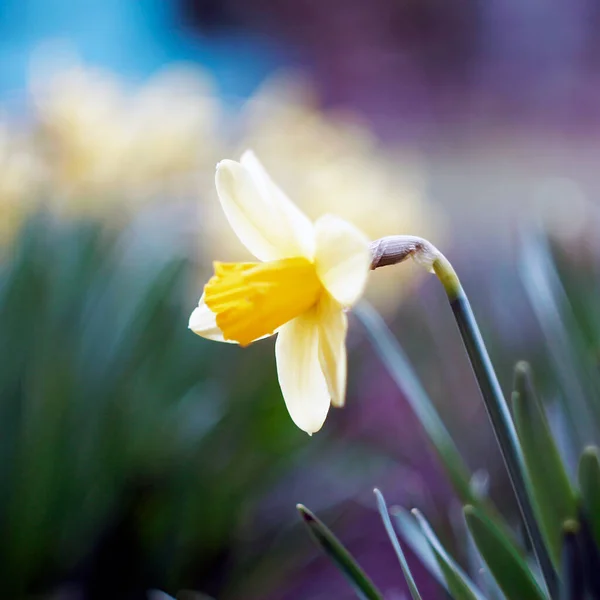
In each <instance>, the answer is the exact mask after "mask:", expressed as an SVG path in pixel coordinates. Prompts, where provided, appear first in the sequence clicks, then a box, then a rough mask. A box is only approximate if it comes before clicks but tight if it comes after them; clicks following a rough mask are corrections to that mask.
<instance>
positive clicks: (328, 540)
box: [296, 504, 383, 600]
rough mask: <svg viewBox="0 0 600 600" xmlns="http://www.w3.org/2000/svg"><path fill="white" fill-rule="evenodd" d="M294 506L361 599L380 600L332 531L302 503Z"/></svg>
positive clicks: (318, 542)
mask: <svg viewBox="0 0 600 600" xmlns="http://www.w3.org/2000/svg"><path fill="white" fill-rule="evenodd" d="M296 508H297V509H298V512H299V513H300V516H301V517H302V519H303V520H304V523H305V524H306V526H307V527H308V529H309V530H310V532H311V533H312V535H313V537H314V539H315V541H316V542H317V544H318V545H319V546H320V547H321V548H322V549H323V550H324V551H325V553H326V554H327V556H329V558H331V560H332V561H333V562H334V563H335V564H336V566H337V567H338V568H339V569H340V571H341V572H342V573H343V574H344V575H345V576H346V578H347V579H348V581H349V582H350V584H351V585H352V587H353V588H354V591H355V592H356V594H357V596H358V597H359V598H362V599H363V600H382V598H383V596H382V595H381V593H380V592H379V591H378V590H377V588H376V587H375V585H374V584H373V582H372V581H371V580H370V579H369V577H368V576H367V575H366V573H365V572H364V571H363V570H362V569H361V568H360V567H359V566H358V564H357V563H356V561H355V560H354V558H353V557H352V555H351V554H350V553H349V552H348V550H346V548H344V546H343V545H342V544H341V542H340V541H339V540H338V539H337V538H336V537H335V536H334V535H333V533H331V531H330V530H329V529H328V528H327V527H326V526H325V525H324V524H323V523H322V522H321V521H320V520H319V519H318V518H317V517H316V516H315V515H314V514H313V513H312V512H311V511H310V510H308V508H306V507H305V506H303V505H302V504H298V505H297V506H296Z"/></svg>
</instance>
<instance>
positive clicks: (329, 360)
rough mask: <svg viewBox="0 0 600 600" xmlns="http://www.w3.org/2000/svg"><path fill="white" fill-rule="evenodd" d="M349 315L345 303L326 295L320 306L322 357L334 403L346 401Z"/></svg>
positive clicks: (320, 352)
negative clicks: (343, 306) (345, 311)
mask: <svg viewBox="0 0 600 600" xmlns="http://www.w3.org/2000/svg"><path fill="white" fill-rule="evenodd" d="M347 331H348V317H347V316H346V314H345V313H344V310H343V308H342V306H341V305H340V304H339V303H338V302H336V301H335V300H334V299H333V298H331V297H330V296H325V297H324V298H323V300H322V301H321V305H320V307H319V361H320V363H321V369H322V371H323V374H324V375H325V380H326V381H327V386H328V389H329V394H330V396H331V403H332V404H333V406H337V407H340V406H344V403H345V401H346V379H347V371H348V365H347V357H346V333H347Z"/></svg>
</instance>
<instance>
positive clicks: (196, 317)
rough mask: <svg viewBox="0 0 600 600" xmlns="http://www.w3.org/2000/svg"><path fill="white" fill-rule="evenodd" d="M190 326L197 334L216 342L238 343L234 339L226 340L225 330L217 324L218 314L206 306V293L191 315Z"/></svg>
mask: <svg viewBox="0 0 600 600" xmlns="http://www.w3.org/2000/svg"><path fill="white" fill-rule="evenodd" d="M188 327H189V328H190V329H191V330H192V331H193V332H194V333H196V334H198V335H199V336H201V337H204V338H207V339H209V340H214V341H216V342H228V343H230V344H236V343H237V342H235V341H233V340H226V339H225V338H224V337H223V332H222V331H221V330H220V329H219V327H218V326H217V316H216V315H215V313H214V312H212V311H211V310H210V308H208V306H206V303H205V302H204V294H202V297H201V298H200V301H199V302H198V306H197V308H195V309H194V311H193V312H192V314H191V315H190V322H189V325H188Z"/></svg>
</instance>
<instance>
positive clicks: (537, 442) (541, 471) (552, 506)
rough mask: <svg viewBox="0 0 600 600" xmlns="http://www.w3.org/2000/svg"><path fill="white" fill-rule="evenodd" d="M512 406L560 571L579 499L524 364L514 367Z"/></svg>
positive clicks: (541, 518)
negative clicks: (567, 527) (564, 531)
mask: <svg viewBox="0 0 600 600" xmlns="http://www.w3.org/2000/svg"><path fill="white" fill-rule="evenodd" d="M512 403H513V413H514V418H515V425H516V428H517V434H518V436H519V441H520V442H521V447H522V449H523V456H524V461H525V468H526V473H527V477H528V482H529V490H530V494H531V496H532V500H533V505H534V509H535V511H536V514H537V516H538V519H539V522H540V527H541V530H542V535H543V536H544V540H545V542H546V546H547V547H548V550H549V553H550V557H551V558H552V562H553V564H554V566H555V568H556V569H557V570H558V569H559V568H560V561H561V551H562V545H563V542H562V539H563V534H562V524H563V523H564V522H565V521H567V520H568V519H575V518H577V499H576V495H575V491H574V490H573V487H572V486H571V483H570V481H569V477H568V475H567V472H566V469H565V466H564V463H563V461H562V458H561V456H560V454H559V451H558V448H557V446H556V443H555V441H554V438H553V435H552V431H551V429H550V426H549V424H548V420H547V418H546V414H545V412H544V408H543V407H542V405H541V403H540V401H539V400H538V398H537V396H536V394H535V392H534V389H533V384H532V378H531V372H530V368H529V365H528V364H527V363H525V362H520V363H518V364H517V365H516V367H515V390H514V392H513V395H512Z"/></svg>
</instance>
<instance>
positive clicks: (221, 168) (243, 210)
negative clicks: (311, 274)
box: [216, 152, 315, 261]
mask: <svg viewBox="0 0 600 600" xmlns="http://www.w3.org/2000/svg"><path fill="white" fill-rule="evenodd" d="M216 185H217V192H218V194H219V199H220V201H221V205H222V207H223V211H224V212H225V216H226V217H227V219H228V220H229V224H230V225H231V227H232V229H233V230H234V231H235V233H236V235H237V236H238V237H239V238H240V240H241V242H242V243H243V244H244V245H245V246H246V248H248V250H249V251H250V252H252V254H254V256H256V258H258V259H259V260H263V261H266V260H277V259H279V258H289V257H292V256H306V257H307V258H309V259H311V260H312V258H313V255H314V243H315V242H314V228H313V225H312V223H311V222H310V221H309V220H308V217H306V215H304V214H303V213H302V212H301V211H300V209H299V208H298V207H297V206H296V205H294V204H293V203H292V201H291V200H290V199H289V198H288V197H287V196H286V195H285V194H284V193H283V192H282V191H281V190H280V189H279V188H278V187H277V185H275V183H274V182H273V181H272V180H271V178H270V177H269V175H268V174H267V172H266V171H265V170H264V168H263V166H262V165H261V164H260V162H259V161H258V159H257V158H256V157H255V156H254V154H252V153H251V152H246V153H244V155H243V156H242V159H241V162H239V163H238V162H235V161H233V160H223V161H221V162H220V163H219V164H218V165H217V173H216Z"/></svg>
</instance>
